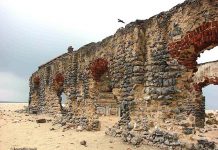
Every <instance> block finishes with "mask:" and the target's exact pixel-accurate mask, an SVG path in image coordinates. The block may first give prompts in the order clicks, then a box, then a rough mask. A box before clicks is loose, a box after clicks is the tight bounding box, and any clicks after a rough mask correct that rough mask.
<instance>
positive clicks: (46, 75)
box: [30, 0, 218, 128]
mask: <svg viewBox="0 0 218 150" xmlns="http://www.w3.org/2000/svg"><path fill="white" fill-rule="evenodd" d="M217 8H218V2H217V1H216V0H187V1H185V2H184V3H182V4H179V5H177V6H175V7H174V8H172V9H171V10H169V11H167V12H162V13H160V14H158V15H156V16H153V17H151V18H150V19H147V20H136V21H135V22H132V23H130V24H128V25H126V27H125V28H120V29H119V30H118V31H117V32H116V33H115V34H114V35H113V36H110V37H108V38H105V39H104V40H102V41H101V42H98V43H90V44H88V45H85V46H83V47H81V48H80V49H78V50H77V51H73V52H68V53H66V54H64V55H62V56H60V57H58V58H56V59H54V60H52V61H50V62H49V63H46V64H45V65H43V66H41V67H39V70H38V71H37V72H35V73H34V74H33V75H32V77H31V78H30V106H32V107H33V108H34V107H35V108H36V109H37V110H39V111H42V112H43V111H44V112H55V113H56V112H58V111H61V107H60V102H59V101H60V97H59V96H57V95H58V94H60V93H62V92H64V93H66V95H68V104H67V109H68V110H69V111H71V112H74V113H76V114H79V115H81V114H89V115H90V114H92V115H93V114H95V113H96V112H99V113H101V112H104V113H106V112H107V113H108V112H109V114H110V113H112V114H120V115H121V116H122V117H121V120H120V121H119V125H126V124H128V123H130V122H133V123H136V124H137V126H140V125H142V124H143V120H146V123H147V124H149V126H150V127H154V126H156V125H158V126H161V125H162V124H165V125H163V128H167V126H168V124H169V123H173V124H175V125H183V124H186V125H187V124H188V126H202V125H203V124H204V119H203V118H202V114H204V112H203V111H202V110H203V109H202V108H204V105H203V103H202V101H203V98H202V94H201V93H199V92H198V90H196V85H195V82H194V79H193V78H192V77H193V76H194V73H195V72H196V71H197V63H196V59H197V57H198V56H199V54H200V53H201V52H203V51H204V50H206V49H210V48H213V47H214V46H216V45H217V44H218V40H217V39H218V15H217V14H218V9H217ZM98 58H102V59H104V60H106V61H107V62H108V70H107V72H105V74H104V75H102V76H101V78H100V80H99V81H96V80H95V79H94V78H93V75H92V73H91V70H90V65H91V64H92V62H94V61H95V60H97V59H98ZM49 66H50V67H51V68H52V69H51V71H48V70H49V69H48V67H49ZM57 74H58V75H59V76H57ZM56 76H57V77H56ZM37 78H39V79H40V82H38V81H37ZM56 78H57V79H62V80H60V81H59V80H58V81H56V80H55V79H56ZM34 79H35V81H34ZM47 80H49V82H46V81H47ZM58 102H59V103H58ZM107 106H108V107H107ZM203 116H204V115H203Z"/></svg>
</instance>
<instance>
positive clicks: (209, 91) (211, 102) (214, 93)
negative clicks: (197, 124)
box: [202, 84, 218, 112]
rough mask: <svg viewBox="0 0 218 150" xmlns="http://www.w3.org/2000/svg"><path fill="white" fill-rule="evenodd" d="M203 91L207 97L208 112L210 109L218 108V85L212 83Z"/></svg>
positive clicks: (206, 107) (206, 106)
mask: <svg viewBox="0 0 218 150" xmlns="http://www.w3.org/2000/svg"><path fill="white" fill-rule="evenodd" d="M202 92H203V96H204V97H205V109H206V112H207V111H210V110H218V102H217V99H218V86H217V85H212V84H210V85H208V86H206V87H204V88H203V89H202Z"/></svg>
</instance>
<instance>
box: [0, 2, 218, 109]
mask: <svg viewBox="0 0 218 150" xmlns="http://www.w3.org/2000/svg"><path fill="white" fill-rule="evenodd" d="M181 2H183V0H162V1H160V0H152V1H149V2H148V1H147V2H146V1H144V0H134V1H133V0H119V1H118V0H110V1H104V0H91V1H87V0H80V1H75V0H61V1H60V0H19V1H14V0H1V1H0V23H1V24H0V35H1V36H0V101H5V100H7V101H27V100H28V91H29V88H28V79H29V77H30V75H31V73H32V72H34V71H36V70H37V67H38V66H39V65H41V64H43V63H45V62H47V61H49V60H50V59H52V58H54V57H57V56H58V55H61V54H63V53H64V52H66V51H67V47H68V46H70V45H72V46H73V47H74V48H75V49H78V48H79V47H81V46H83V45H84V44H87V43H90V42H97V41H100V40H102V39H103V38H105V37H107V36H110V35H112V34H114V33H115V32H116V30H117V29H118V28H120V27H122V26H123V24H120V23H118V22H117V19H118V18H121V19H123V20H124V21H125V22H126V23H129V22H132V21H135V20H136V19H148V18H149V17H151V16H153V15H156V14H158V13H160V12H162V11H166V10H169V9H170V8H172V7H173V6H175V5H176V4H178V3H181ZM157 4H158V5H157ZM217 52H218V50H217ZM203 56H204V57H203ZM217 59H218V53H216V54H210V52H209V51H208V52H205V53H204V55H202V57H201V58H200V59H199V60H198V61H199V62H205V61H209V60H217ZM212 89H214V87H212ZM210 91H212V90H210ZM205 93H208V92H205ZM214 93H216V92H214ZM209 95H210V96H211V95H213V94H209ZM217 96H218V95H215V96H214V95H213V96H212V98H210V99H214V98H215V97H217ZM207 97H208V96H207ZM217 103H218V102H217ZM217 108H218V106H217Z"/></svg>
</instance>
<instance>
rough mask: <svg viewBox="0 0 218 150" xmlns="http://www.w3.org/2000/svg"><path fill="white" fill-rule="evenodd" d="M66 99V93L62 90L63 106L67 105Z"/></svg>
mask: <svg viewBox="0 0 218 150" xmlns="http://www.w3.org/2000/svg"><path fill="white" fill-rule="evenodd" d="M66 101H67V96H66V94H64V92H62V94H61V105H62V107H65V105H66Z"/></svg>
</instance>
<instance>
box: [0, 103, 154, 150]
mask: <svg viewBox="0 0 218 150" xmlns="http://www.w3.org/2000/svg"><path fill="white" fill-rule="evenodd" d="M24 105H27V104H14V103H12V104H8V103H0V150H10V148H14V147H15V148H24V147H26V148H37V150H98V149H99V150H158V149H157V148H152V147H149V146H145V145H142V146H141V147H138V148H137V147H134V146H131V145H128V144H126V143H122V141H121V139H119V138H112V137H110V136H107V135H105V134H104V130H105V129H106V127H107V126H112V125H113V124H114V123H115V122H116V121H117V120H118V118H117V117H101V118H100V121H101V123H102V124H101V131H97V132H88V131H83V132H76V131H75V130H68V131H65V132H63V129H62V127H60V126H58V125H55V126H52V123H51V122H46V123H42V124H37V123H36V119H37V118H39V119H40V118H45V119H48V120H49V119H52V118H49V116H45V115H28V114H24V113H16V112H14V111H15V110H18V109H22V108H23V107H24ZM51 128H54V130H50V129H51ZM82 140H85V141H86V142H87V147H85V146H83V145H81V144H80V141H82Z"/></svg>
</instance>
